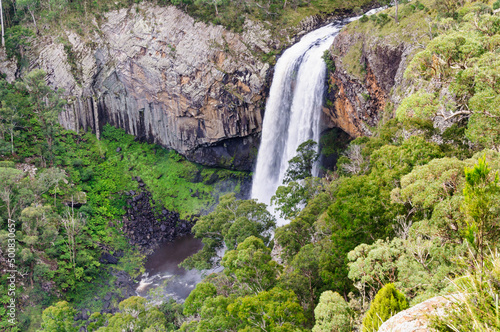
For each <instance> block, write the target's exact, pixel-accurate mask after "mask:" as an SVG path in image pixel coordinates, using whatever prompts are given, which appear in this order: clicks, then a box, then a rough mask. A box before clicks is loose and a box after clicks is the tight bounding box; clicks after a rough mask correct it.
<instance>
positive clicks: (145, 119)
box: [34, 5, 270, 170]
mask: <svg viewBox="0 0 500 332" xmlns="http://www.w3.org/2000/svg"><path fill="white" fill-rule="evenodd" d="M101 21H102V22H99V23H98V22H96V21H94V22H93V25H94V27H95V30H94V31H95V32H93V33H91V34H90V35H91V36H92V37H91V40H89V38H88V37H85V38H84V37H81V36H80V35H77V34H76V33H73V32H65V34H66V36H67V40H66V41H61V39H60V38H59V39H56V38H55V37H46V38H45V39H43V40H39V41H38V43H37V45H35V50H37V54H35V57H36V59H37V60H36V63H35V64H34V66H36V67H40V68H42V69H44V70H45V71H46V72H47V73H48V82H49V84H50V85H51V86H53V87H57V88H63V89H64V90H65V94H66V95H67V96H69V98H70V105H69V107H68V110H67V111H65V112H63V113H62V114H61V115H60V118H59V120H60V123H61V124H62V125H63V126H64V127H65V128H67V129H73V130H79V129H84V130H92V131H93V132H95V133H96V134H98V135H99V133H100V131H101V129H102V126H103V125H104V124H106V123H109V124H112V125H114V126H117V127H120V128H124V129H125V130H126V132H127V133H130V134H133V135H135V136H138V137H140V138H142V139H146V140H147V141H149V142H154V143H158V144H161V145H163V146H165V147H167V148H172V149H175V150H177V151H178V152H180V153H182V154H184V155H186V156H187V157H188V158H189V159H191V160H194V161H197V162H201V163H203V164H206V165H211V166H224V167H231V168H238V169H247V170H249V169H251V165H252V162H253V158H255V156H256V151H257V150H256V148H255V146H256V144H257V143H258V134H259V133H260V130H261V124H262V109H263V108H262V107H261V106H262V105H263V102H264V100H263V98H264V94H265V83H266V75H267V74H268V71H269V70H268V69H269V65H268V64H266V63H263V62H261V61H260V59H259V58H258V56H257V55H256V54H258V53H259V52H261V51H264V52H268V51H269V48H268V42H270V41H269V40H270V38H269V34H268V32H267V31H266V30H264V29H263V28H262V27H260V26H259V25H257V24H255V23H247V26H246V27H245V31H246V32H245V33H243V34H235V33H232V32H228V31H226V30H224V29H223V28H222V27H220V26H213V25H206V24H204V23H201V22H195V21H194V19H193V18H191V17H189V16H188V15H186V14H185V13H183V12H182V11H180V10H178V9H176V8H175V7H157V6H151V5H141V6H137V7H133V8H131V9H128V10H127V9H122V10H118V11H111V12H109V13H106V14H105V16H104V17H103V18H102V20H101ZM87 35H88V34H87Z"/></svg>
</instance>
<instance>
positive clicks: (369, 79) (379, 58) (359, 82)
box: [323, 22, 422, 137]
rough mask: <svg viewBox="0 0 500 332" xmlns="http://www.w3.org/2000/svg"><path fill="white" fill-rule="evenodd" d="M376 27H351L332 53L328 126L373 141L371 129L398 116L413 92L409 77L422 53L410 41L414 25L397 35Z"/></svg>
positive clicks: (357, 24)
mask: <svg viewBox="0 0 500 332" xmlns="http://www.w3.org/2000/svg"><path fill="white" fill-rule="evenodd" d="M370 24H372V23H371V22H368V23H364V24H363V23H361V22H354V23H351V24H350V25H349V26H348V27H347V29H344V30H343V31H342V32H341V33H340V34H339V35H338V36H337V38H336V39H335V41H334V42H333V45H332V47H331V48H330V52H329V53H330V54H329V55H330V57H331V59H332V65H330V71H329V82H328V85H329V86H328V95H327V106H326V107H324V109H323V119H324V121H323V122H324V124H325V126H326V127H330V128H331V127H340V128H341V129H343V130H344V131H345V132H347V133H348V134H349V135H351V136H352V137H358V136H362V135H371V134H372V129H371V128H370V127H374V126H376V125H377V123H378V121H379V120H380V118H381V117H382V116H383V113H384V112H387V113H389V114H387V115H388V116H391V115H392V114H390V113H391V112H392V110H393V109H394V108H395V106H397V105H398V104H399V103H400V102H401V100H402V95H403V93H404V91H405V90H406V89H407V87H408V84H407V82H405V80H404V78H403V74H404V71H405V69H406V67H407V65H408V63H409V61H410V60H411V58H412V56H413V55H414V54H415V53H416V51H417V50H418V47H419V46H418V45H419V44H418V43H416V42H414V41H412V40H411V39H410V38H409V37H408V36H407V35H406V32H407V31H410V32H408V33H410V34H412V32H411V30H412V25H411V22H410V23H408V22H406V23H405V22H401V23H400V26H398V28H397V29H398V30H394V31H397V32H392V33H387V32H386V31H383V29H380V28H377V27H372V26H370ZM390 24H394V23H393V22H391V23H388V25H390ZM413 29H414V28H413ZM419 38H422V36H419ZM395 87H397V89H394V88H395Z"/></svg>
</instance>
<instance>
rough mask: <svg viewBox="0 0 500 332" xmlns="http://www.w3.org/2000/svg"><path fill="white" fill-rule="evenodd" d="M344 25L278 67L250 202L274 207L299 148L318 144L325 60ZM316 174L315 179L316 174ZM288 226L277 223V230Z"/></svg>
mask: <svg viewBox="0 0 500 332" xmlns="http://www.w3.org/2000/svg"><path fill="white" fill-rule="evenodd" d="M378 10H380V9H377V10H373V11H370V12H368V13H367V15H370V14H373V13H375V12H376V11H378ZM358 18H359V17H356V18H352V19H350V20H349V21H353V20H355V19H358ZM344 24H345V22H342V23H332V24H330V25H327V26H325V27H323V28H320V29H317V30H314V31H312V32H310V33H308V34H306V35H305V36H304V37H302V39H301V40H300V41H299V42H298V43H296V44H295V45H293V46H292V47H290V48H289V49H287V50H286V51H285V52H284V53H283V55H282V56H281V57H280V58H279V60H278V62H277V63H276V66H275V69H274V77H273V82H272V84H271V89H270V91H269V98H268V100H267V104H266V112H265V116H264V123H263V125H262V139H261V143H260V148H259V153H258V157H257V167H256V169H255V173H254V178H253V183H252V195H251V196H252V198H255V199H257V200H258V201H259V202H262V203H266V204H268V205H269V204H270V201H271V197H272V196H273V195H274V193H275V192H276V189H277V188H278V186H280V185H281V184H282V182H283V178H284V176H285V172H286V170H287V168H288V161H289V160H290V159H291V158H292V157H294V155H295V153H296V150H297V148H298V147H299V145H300V144H301V143H303V142H305V141H307V140H309V139H312V140H314V141H316V142H318V143H319V136H320V132H319V131H320V128H319V120H320V115H321V107H322V105H323V97H324V90H325V75H326V65H325V62H324V61H323V59H322V56H323V53H324V52H325V51H326V50H327V49H328V48H329V47H330V45H331V44H332V42H333V39H334V38H335V36H336V35H337V34H338V33H339V31H340V29H341V28H342V27H343V26H344ZM314 172H316V174H313V175H317V169H316V168H314V169H313V173H314ZM271 209H272V207H271ZM285 223H286V221H284V220H278V225H283V224H285Z"/></svg>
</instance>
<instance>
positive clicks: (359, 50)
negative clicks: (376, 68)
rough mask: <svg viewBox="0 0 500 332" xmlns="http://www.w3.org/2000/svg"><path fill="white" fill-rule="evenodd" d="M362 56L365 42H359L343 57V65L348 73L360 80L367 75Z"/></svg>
mask: <svg viewBox="0 0 500 332" xmlns="http://www.w3.org/2000/svg"><path fill="white" fill-rule="evenodd" d="M362 54H363V40H359V41H358V42H357V43H356V44H354V45H353V46H352V47H351V48H350V49H349V52H347V54H345V55H344V56H343V57H342V63H343V64H344V67H345V69H346V70H347V72H348V73H349V74H351V75H353V76H355V77H356V78H358V79H360V80H363V79H364V77H365V75H366V69H365V67H364V63H361V56H362Z"/></svg>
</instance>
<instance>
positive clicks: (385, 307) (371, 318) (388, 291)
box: [363, 284, 408, 332]
mask: <svg viewBox="0 0 500 332" xmlns="http://www.w3.org/2000/svg"><path fill="white" fill-rule="evenodd" d="M407 308H408V301H406V298H405V296H404V295H403V294H402V293H401V292H400V291H398V290H397V289H396V288H394V285H393V284H387V285H385V286H384V287H382V288H381V289H380V290H379V291H378V293H377V295H375V299H373V302H372V303H371V305H370V309H369V310H368V312H367V313H366V316H365V319H364V320H363V332H371V331H377V330H378V328H379V327H380V325H382V323H383V322H385V321H386V320H388V319H389V318H391V317H392V316H394V315H395V314H397V313H398V312H400V311H402V310H405V309H407Z"/></svg>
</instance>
